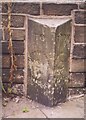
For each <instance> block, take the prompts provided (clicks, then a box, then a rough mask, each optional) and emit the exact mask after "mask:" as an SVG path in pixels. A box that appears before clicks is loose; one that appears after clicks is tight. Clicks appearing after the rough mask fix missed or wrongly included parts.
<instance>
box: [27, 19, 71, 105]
mask: <svg viewBox="0 0 86 120" xmlns="http://www.w3.org/2000/svg"><path fill="white" fill-rule="evenodd" d="M28 24H29V28H28V34H29V35H28V36H29V38H28V52H29V55H28V69H29V75H28V88H27V89H28V95H29V96H30V97H31V99H33V100H36V101H37V102H39V103H42V104H45V105H47V106H54V105H57V103H59V102H64V101H66V97H67V85H66V83H67V82H68V72H69V61H68V59H69V51H68V47H69V46H68V45H69V41H70V18H68V17H66V18H52V17H51V18H30V19H29V21H28Z"/></svg>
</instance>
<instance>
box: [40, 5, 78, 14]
mask: <svg viewBox="0 0 86 120" xmlns="http://www.w3.org/2000/svg"><path fill="white" fill-rule="evenodd" d="M77 8H78V5H77V4H56V3H43V7H42V9H43V13H44V14H45V15H58V16H59V15H64V16H68V15H71V10H73V9H77Z"/></svg>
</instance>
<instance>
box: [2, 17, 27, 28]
mask: <svg viewBox="0 0 86 120" xmlns="http://www.w3.org/2000/svg"><path fill="white" fill-rule="evenodd" d="M24 18H25V16H24V15H11V27H16V28H19V27H23V26H24ZM2 21H3V24H4V25H5V26H7V24H8V16H7V15H2Z"/></svg>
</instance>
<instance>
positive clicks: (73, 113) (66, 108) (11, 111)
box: [3, 97, 84, 118]
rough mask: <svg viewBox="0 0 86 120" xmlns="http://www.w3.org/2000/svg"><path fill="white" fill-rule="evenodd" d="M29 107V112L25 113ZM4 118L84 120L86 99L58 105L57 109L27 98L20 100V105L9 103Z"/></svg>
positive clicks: (4, 111)
mask: <svg viewBox="0 0 86 120" xmlns="http://www.w3.org/2000/svg"><path fill="white" fill-rule="evenodd" d="M24 107H27V108H28V110H29V112H26V113H23V112H22V110H23V109H24ZM3 117H4V118H84V97H80V98H77V99H74V100H70V101H67V102H65V103H63V104H58V106H56V107H51V108H50V107H45V106H44V105H41V104H39V103H37V102H34V101H31V100H29V99H26V98H23V99H22V98H20V101H19V103H16V102H14V101H12V100H11V101H9V102H8V104H7V106H6V107H3Z"/></svg>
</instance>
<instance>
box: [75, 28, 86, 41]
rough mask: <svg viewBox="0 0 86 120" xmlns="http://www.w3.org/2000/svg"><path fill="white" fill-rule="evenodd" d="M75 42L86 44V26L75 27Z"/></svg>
mask: <svg viewBox="0 0 86 120" xmlns="http://www.w3.org/2000/svg"><path fill="white" fill-rule="evenodd" d="M74 30H75V32H74V41H75V42H78V43H86V39H85V32H86V26H75V27H74Z"/></svg>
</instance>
